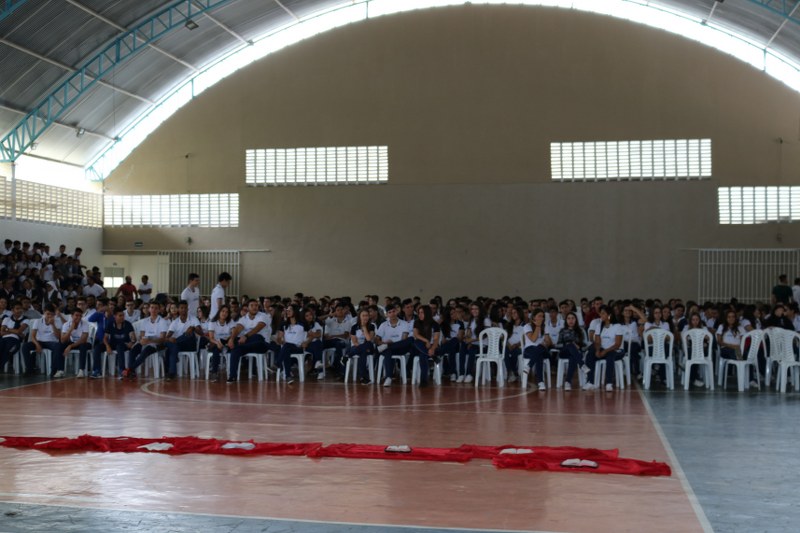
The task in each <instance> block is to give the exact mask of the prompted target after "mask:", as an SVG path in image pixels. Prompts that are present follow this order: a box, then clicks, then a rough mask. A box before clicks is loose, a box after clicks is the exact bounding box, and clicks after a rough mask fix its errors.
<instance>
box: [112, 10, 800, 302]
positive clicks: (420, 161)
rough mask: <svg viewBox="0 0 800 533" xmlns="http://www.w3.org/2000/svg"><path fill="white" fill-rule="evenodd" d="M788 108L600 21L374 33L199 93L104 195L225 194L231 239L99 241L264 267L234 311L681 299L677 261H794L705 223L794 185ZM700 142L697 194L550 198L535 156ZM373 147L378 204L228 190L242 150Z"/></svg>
mask: <svg viewBox="0 0 800 533" xmlns="http://www.w3.org/2000/svg"><path fill="white" fill-rule="evenodd" d="M797 103H798V95H797V94H796V93H794V92H793V91H791V90H789V89H788V88H786V87H785V86H783V85H781V84H780V83H779V82H776V81H774V80H772V79H770V78H768V77H767V76H766V75H764V74H763V73H761V72H759V71H757V70H754V69H753V68H751V67H749V66H747V65H745V64H743V63H741V62H739V61H737V60H735V59H733V58H731V57H729V56H727V55H725V54H722V53H719V52H716V51H714V50H711V49H709V48H706V47H703V46H701V45H698V44H696V43H693V42H691V41H687V40H684V39H682V38H680V37H677V36H674V35H671V34H667V33H665V32H661V31H658V30H654V29H651V28H647V27H643V26H639V25H635V24H633V23H628V22H625V21H620V20H615V19H612V18H608V17H603V16H598V15H592V14H585V13H576V12H572V11H567V10H557V9H550V8H530V7H518V6H517V7H514V6H493V7H486V6H464V7H453V8H442V9H436V10H426V11H418V12H413V13H407V14H401V15H395V16H391V17H384V18H379V19H374V20H370V21H367V22H364V23H360V24H356V25H352V26H350V27H346V28H341V29H338V30H335V31H332V32H329V33H327V34H324V35H321V36H318V37H316V38H314V39H310V40H308V41H305V42H302V43H300V44H298V45H295V46H293V47H290V48H288V49H286V50H284V51H282V52H279V53H278V54H275V55H274V56H271V57H270V58H267V59H265V60H263V61H261V62H259V63H257V64H254V65H252V66H250V67H248V68H247V69H245V70H242V71H240V72H239V73H237V74H236V75H235V76H233V77H231V78H230V79H228V80H225V81H223V82H222V83H220V84H218V85H217V86H216V87H214V88H212V89H210V90H208V91H206V92H205V93H203V94H202V95H200V96H199V97H198V98H197V99H196V100H195V101H194V102H192V103H191V104H189V105H188V106H186V107H185V108H184V109H183V110H181V111H180V112H179V113H178V114H176V115H175V116H174V117H173V118H171V119H170V120H168V121H167V122H166V123H165V124H164V125H163V126H162V127H161V128H160V129H159V130H158V131H156V132H155V133H154V134H153V135H151V137H150V138H148V139H147V140H146V141H145V142H144V143H143V144H142V145H141V146H140V147H139V148H138V149H137V150H136V151H135V152H134V153H133V154H132V155H131V156H130V157H129V158H128V159H127V160H126V162H125V163H123V164H122V165H121V166H120V167H119V168H118V169H117V171H116V172H115V173H114V174H113V175H112V176H111V177H110V178H109V179H108V180H107V182H106V188H107V192H108V193H109V194H151V193H184V192H192V193H202V192H237V191H238V192H239V193H240V195H241V205H240V212H241V218H240V227H239V228H238V229H231V230H209V229H205V230H204V229H197V228H187V229H146V230H142V229H116V228H106V230H105V231H104V247H105V248H107V249H129V248H131V247H132V243H133V242H134V241H144V243H145V249H153V250H155V249H170V248H174V249H186V248H188V247H191V248H194V249H204V248H212V249H215V248H225V249H228V248H235V249H263V248H266V249H269V250H271V252H270V253H268V254H253V255H245V256H244V259H243V262H244V264H243V265H242V271H243V275H242V277H243V278H244V279H243V280H242V291H243V292H247V293H249V294H268V293H275V292H279V293H287V292H290V291H292V292H293V291H298V290H299V291H304V292H309V293H315V294H322V293H327V294H344V293H347V294H352V295H354V296H360V295H363V294H365V293H367V292H377V293H379V294H382V295H383V294H388V293H391V294H403V295H411V294H421V295H422V296H430V295H433V294H436V293H439V294H442V295H454V294H471V295H476V294H493V295H501V294H521V295H524V296H530V297H532V296H537V295H538V296H549V295H553V296H555V297H562V296H571V297H579V296H582V295H594V294H595V293H600V294H604V295H606V296H611V295H617V296H627V295H643V296H644V295H653V296H661V297H667V296H681V297H693V296H695V294H696V286H697V272H696V271H697V267H696V254H695V252H693V251H692V249H693V248H698V247H781V246H784V245H785V243H797V242H800V230H798V225H791V224H789V225H786V224H783V225H777V224H768V225H761V226H739V227H737V226H727V227H726V226H720V225H718V224H717V206H716V189H717V187H718V186H721V185H754V184H768V185H780V184H791V183H797V182H798V177H799V176H798V168H800V165H798V163H800V150H798V141H799V139H798V118H799V117H798V111H797ZM705 137H708V138H711V139H712V140H713V149H714V161H713V164H714V178H713V179H712V180H705V181H681V182H655V183H653V182H620V183H552V182H551V181H550V174H549V143H550V142H551V141H597V140H627V139H670V138H705ZM779 138H783V139H784V142H783V143H779V142H778V139H779ZM374 144H386V145H388V146H389V159H390V181H389V184H387V185H382V186H359V187H298V188H293V187H286V188H248V187H245V186H244V150H245V149H246V148H269V147H305V146H342V145H374ZM778 233H781V234H782V242H778V240H777V237H776V236H777V234H778ZM187 237H191V238H192V241H193V244H191V245H189V244H187V242H186V241H187Z"/></svg>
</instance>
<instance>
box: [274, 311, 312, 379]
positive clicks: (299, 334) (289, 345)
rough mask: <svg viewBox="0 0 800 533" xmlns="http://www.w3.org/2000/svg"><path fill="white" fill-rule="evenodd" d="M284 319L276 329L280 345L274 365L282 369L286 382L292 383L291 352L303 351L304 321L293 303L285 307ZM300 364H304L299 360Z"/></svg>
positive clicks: (292, 359) (304, 337)
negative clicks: (281, 324)
mask: <svg viewBox="0 0 800 533" xmlns="http://www.w3.org/2000/svg"><path fill="white" fill-rule="evenodd" d="M285 313H286V320H285V321H284V322H283V327H282V329H281V330H280V331H278V334H277V338H276V342H277V344H278V345H279V346H280V350H278V357H277V360H276V361H275V365H276V366H277V367H278V368H282V369H283V375H284V377H285V378H286V382H287V383H289V384H292V383H294V377H293V376H292V362H293V361H294V358H293V357H292V354H296V353H303V348H302V344H303V342H304V341H305V340H306V322H305V320H304V319H303V317H302V315H301V314H300V308H299V307H297V305H295V304H290V305H288V306H287V307H286V311H285ZM300 364H305V363H304V362H301V363H300Z"/></svg>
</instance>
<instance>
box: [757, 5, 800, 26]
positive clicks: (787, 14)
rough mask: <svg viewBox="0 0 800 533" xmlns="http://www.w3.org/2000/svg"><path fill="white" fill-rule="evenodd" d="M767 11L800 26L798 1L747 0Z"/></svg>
mask: <svg viewBox="0 0 800 533" xmlns="http://www.w3.org/2000/svg"><path fill="white" fill-rule="evenodd" d="M747 1H748V2H750V3H751V4H756V5H759V6H761V7H763V8H764V9H766V10H767V11H771V12H773V13H775V14H777V15H780V16H782V17H783V18H785V19H786V20H788V21H789V22H794V23H795V24H800V13H799V12H800V10H798V9H797V4H798V0H747Z"/></svg>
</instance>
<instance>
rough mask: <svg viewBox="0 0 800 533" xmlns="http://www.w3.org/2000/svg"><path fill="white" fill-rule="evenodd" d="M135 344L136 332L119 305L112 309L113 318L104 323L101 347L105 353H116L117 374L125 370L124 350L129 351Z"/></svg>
mask: <svg viewBox="0 0 800 533" xmlns="http://www.w3.org/2000/svg"><path fill="white" fill-rule="evenodd" d="M134 344H136V334H135V333H134V331H133V325H132V324H131V323H130V322H129V321H128V320H127V319H126V318H125V310H124V309H122V308H121V307H117V308H116V309H114V314H113V320H111V321H110V322H108V324H106V330H105V334H104V335H103V347H104V348H105V350H106V353H107V354H110V353H111V352H116V353H117V369H118V370H119V375H120V376H121V375H122V372H123V371H124V370H125V366H126V365H125V352H127V351H130V350H131V349H132V348H133V346H134Z"/></svg>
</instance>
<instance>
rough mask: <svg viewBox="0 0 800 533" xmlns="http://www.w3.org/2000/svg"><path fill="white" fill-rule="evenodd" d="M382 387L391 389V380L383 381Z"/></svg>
mask: <svg viewBox="0 0 800 533" xmlns="http://www.w3.org/2000/svg"><path fill="white" fill-rule="evenodd" d="M383 386H384V387H391V386H392V378H386V379H385V380H383Z"/></svg>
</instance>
